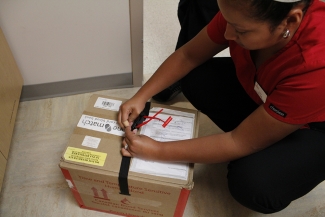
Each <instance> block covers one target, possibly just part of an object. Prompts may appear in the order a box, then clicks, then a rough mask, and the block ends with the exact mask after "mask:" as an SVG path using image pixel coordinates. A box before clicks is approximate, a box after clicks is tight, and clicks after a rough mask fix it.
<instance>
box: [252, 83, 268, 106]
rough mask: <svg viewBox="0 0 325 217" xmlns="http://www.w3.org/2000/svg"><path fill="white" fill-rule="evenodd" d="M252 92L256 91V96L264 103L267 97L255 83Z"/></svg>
mask: <svg viewBox="0 0 325 217" xmlns="http://www.w3.org/2000/svg"><path fill="white" fill-rule="evenodd" d="M254 90H255V91H256V93H257V95H259V97H260V98H261V100H262V101H263V102H264V103H265V101H266V98H267V95H266V93H265V92H264V90H263V89H262V88H261V86H260V85H259V84H258V83H257V82H255V85H254Z"/></svg>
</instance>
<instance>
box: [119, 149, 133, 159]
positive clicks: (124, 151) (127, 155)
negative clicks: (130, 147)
mask: <svg viewBox="0 0 325 217" xmlns="http://www.w3.org/2000/svg"><path fill="white" fill-rule="evenodd" d="M121 153H122V155H123V156H125V157H132V155H131V154H130V152H128V151H127V150H125V149H124V148H122V149H121Z"/></svg>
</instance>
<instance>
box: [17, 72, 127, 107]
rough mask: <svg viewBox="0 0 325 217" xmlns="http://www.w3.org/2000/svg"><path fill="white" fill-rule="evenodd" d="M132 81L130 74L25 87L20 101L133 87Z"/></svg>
mask: <svg viewBox="0 0 325 217" xmlns="http://www.w3.org/2000/svg"><path fill="white" fill-rule="evenodd" d="M132 79H133V77H132V72H130V73H123V74H115V75H106V76H99V77H90V78H82V79H75V80H68V81H59V82H52V83H45V84H35V85H24V86H23V89H22V93H21V98H20V101H29V100H37V99H46V98H52V97H58V96H67V95H73V94H80V93H87V92H93V91H99V90H109V89H118V88H127V87H133V80H132Z"/></svg>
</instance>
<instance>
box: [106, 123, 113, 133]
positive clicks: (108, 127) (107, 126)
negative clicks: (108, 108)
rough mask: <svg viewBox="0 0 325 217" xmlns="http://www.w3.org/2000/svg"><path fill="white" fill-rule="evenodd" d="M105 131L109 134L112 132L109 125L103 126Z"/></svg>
mask: <svg viewBox="0 0 325 217" xmlns="http://www.w3.org/2000/svg"><path fill="white" fill-rule="evenodd" d="M105 129H106V130H107V132H110V131H111V130H112V127H111V125H109V124H105Z"/></svg>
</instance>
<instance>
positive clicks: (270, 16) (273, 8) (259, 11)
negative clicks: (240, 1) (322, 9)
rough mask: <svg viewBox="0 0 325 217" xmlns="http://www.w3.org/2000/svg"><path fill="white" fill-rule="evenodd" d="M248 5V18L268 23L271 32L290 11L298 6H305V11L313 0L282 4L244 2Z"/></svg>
mask: <svg viewBox="0 0 325 217" xmlns="http://www.w3.org/2000/svg"><path fill="white" fill-rule="evenodd" d="M244 1H246V2H247V3H248V5H250V7H251V8H252V11H250V13H251V14H250V16H251V17H253V18H254V19H258V20H260V21H266V22H269V23H270V25H271V26H270V27H271V31H273V30H274V29H275V27H277V26H278V25H279V24H280V23H281V22H282V21H283V20H284V19H285V17H286V16H287V15H288V13H289V12H290V10H291V9H292V8H294V7H295V6H296V5H298V4H301V3H303V4H305V8H304V11H306V10H307V9H308V7H309V5H310V3H311V2H312V1H313V0H301V1H298V2H293V3H283V2H278V1H274V0H244Z"/></svg>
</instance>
